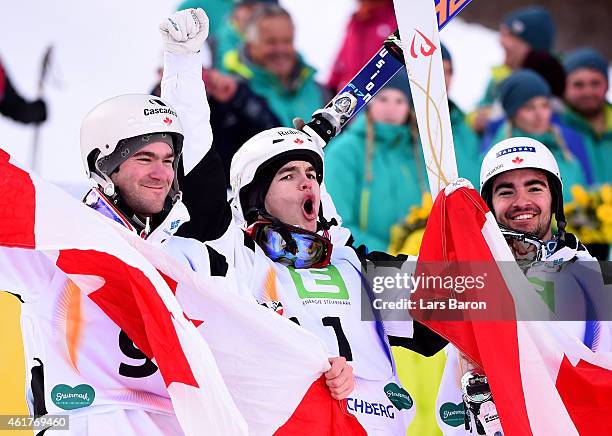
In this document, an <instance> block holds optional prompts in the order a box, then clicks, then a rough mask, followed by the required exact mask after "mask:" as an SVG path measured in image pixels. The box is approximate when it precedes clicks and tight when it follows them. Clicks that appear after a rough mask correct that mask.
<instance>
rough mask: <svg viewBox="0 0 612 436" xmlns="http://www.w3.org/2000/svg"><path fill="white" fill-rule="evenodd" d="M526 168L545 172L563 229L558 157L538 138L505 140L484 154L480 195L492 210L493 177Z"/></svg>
mask: <svg viewBox="0 0 612 436" xmlns="http://www.w3.org/2000/svg"><path fill="white" fill-rule="evenodd" d="M523 168H534V169H538V170H542V171H545V172H546V174H547V176H548V183H549V185H550V188H551V194H552V211H553V213H554V214H555V218H556V220H557V227H558V228H559V231H560V232H563V229H564V227H565V214H564V212H563V182H562V180H561V173H560V171H559V165H558V164H557V160H556V159H555V157H554V156H553V154H552V153H551V151H550V150H549V149H548V147H546V146H545V145H544V144H542V143H541V142H539V141H536V140H535V139H533V138H527V137H515V138H508V139H504V140H503V141H501V142H498V143H497V144H495V145H494V146H493V147H491V149H490V150H489V151H488V152H487V154H486V155H485V157H484V159H483V161H482V165H481V167H480V195H481V196H482V198H483V199H484V200H485V202H486V203H487V205H488V206H489V209H491V210H493V202H492V197H493V195H492V192H491V191H492V187H493V179H495V177H497V176H498V175H499V174H501V173H505V172H506V171H512V170H517V169H523Z"/></svg>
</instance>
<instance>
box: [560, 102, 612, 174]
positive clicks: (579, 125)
mask: <svg viewBox="0 0 612 436" xmlns="http://www.w3.org/2000/svg"><path fill="white" fill-rule="evenodd" d="M604 110H605V117H606V130H605V132H603V133H602V134H599V133H598V132H596V131H595V130H594V129H593V127H591V125H590V124H589V123H588V122H587V121H586V120H585V119H584V118H582V117H581V116H580V115H578V114H577V113H576V112H574V111H572V110H571V109H566V111H565V112H564V113H563V114H562V115H561V119H562V120H563V121H564V122H565V123H566V124H567V125H568V126H570V127H571V128H573V129H575V130H576V131H577V132H578V133H579V134H580V136H581V137H582V139H583V140H584V143H585V144H586V147H587V153H588V155H589V161H590V163H591V168H592V169H593V182H594V183H612V159H611V158H610V156H612V104H610V103H606V106H605V109H604Z"/></svg>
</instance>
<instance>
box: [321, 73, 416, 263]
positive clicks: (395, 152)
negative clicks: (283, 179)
mask: <svg viewBox="0 0 612 436" xmlns="http://www.w3.org/2000/svg"><path fill="white" fill-rule="evenodd" d="M325 165H326V177H325V183H326V185H327V189H328V191H329V193H330V194H331V196H332V199H333V200H334V203H335V205H336V209H337V211H338V213H339V214H340V216H342V218H343V220H344V222H343V223H344V225H345V226H346V227H348V228H349V229H350V230H351V234H352V235H353V238H354V239H355V246H359V245H362V244H363V245H366V246H367V247H368V249H369V250H371V251H385V250H386V249H387V247H388V246H389V239H390V230H391V226H392V225H393V224H395V223H396V222H397V221H398V220H400V219H401V218H403V217H404V216H405V215H406V213H407V212H408V210H409V209H410V206H412V205H418V204H421V195H422V193H423V192H426V191H427V189H428V188H427V172H426V168H425V162H424V159H423V153H422V152H421V147H420V146H419V139H418V131H417V127H416V120H415V118H414V117H413V116H412V108H411V95H410V87H409V84H408V76H407V74H406V72H405V70H403V71H400V72H399V73H397V74H396V75H395V76H394V77H393V78H392V79H391V80H390V81H389V82H388V83H387V84H386V85H385V87H384V88H383V89H382V90H381V91H380V92H379V93H378V94H377V95H376V97H374V98H373V99H372V100H371V101H370V103H369V104H368V106H367V109H366V113H365V114H362V115H360V116H358V117H357V119H355V121H354V122H353V123H352V124H351V125H349V126H348V127H347V128H346V130H345V131H344V132H342V133H341V134H340V136H339V137H337V138H336V139H334V140H333V141H332V142H331V144H330V145H329V146H328V148H327V150H326V154H325Z"/></svg>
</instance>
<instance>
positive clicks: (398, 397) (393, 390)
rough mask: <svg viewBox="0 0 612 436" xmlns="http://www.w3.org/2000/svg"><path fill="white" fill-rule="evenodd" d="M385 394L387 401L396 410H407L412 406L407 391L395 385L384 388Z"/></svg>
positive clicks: (391, 384)
mask: <svg viewBox="0 0 612 436" xmlns="http://www.w3.org/2000/svg"><path fill="white" fill-rule="evenodd" d="M385 394H387V397H388V398H389V401H391V403H392V404H393V405H394V406H395V407H396V408H397V410H402V409H406V410H408V409H410V408H411V407H412V405H413V404H414V401H412V397H411V396H410V394H409V393H408V391H407V390H406V389H404V388H402V387H401V386H398V385H397V384H396V383H389V384H388V385H387V386H385Z"/></svg>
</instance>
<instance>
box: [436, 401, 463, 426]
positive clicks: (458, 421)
mask: <svg viewBox="0 0 612 436" xmlns="http://www.w3.org/2000/svg"><path fill="white" fill-rule="evenodd" d="M440 419H442V422H444V423H445V424H447V425H450V426H451V427H459V426H460V425H463V423H464V420H465V408H464V407H463V403H459V404H455V403H444V404H442V405H441V406H440Z"/></svg>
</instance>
